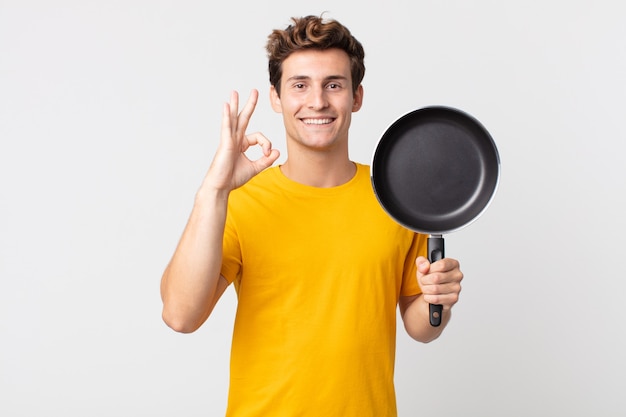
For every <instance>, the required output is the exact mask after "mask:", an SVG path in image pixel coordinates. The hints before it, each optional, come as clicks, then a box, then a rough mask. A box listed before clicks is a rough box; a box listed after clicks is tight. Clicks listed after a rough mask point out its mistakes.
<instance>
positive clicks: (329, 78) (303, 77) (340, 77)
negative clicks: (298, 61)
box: [286, 75, 348, 81]
mask: <svg viewBox="0 0 626 417" xmlns="http://www.w3.org/2000/svg"><path fill="white" fill-rule="evenodd" d="M310 79H311V77H309V76H308V75H294V76H291V77H289V78H287V80H286V81H306V80H310ZM334 80H338V81H347V80H348V77H346V76H345V75H329V76H327V77H324V81H334Z"/></svg>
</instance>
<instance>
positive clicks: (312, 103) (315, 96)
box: [308, 88, 328, 110]
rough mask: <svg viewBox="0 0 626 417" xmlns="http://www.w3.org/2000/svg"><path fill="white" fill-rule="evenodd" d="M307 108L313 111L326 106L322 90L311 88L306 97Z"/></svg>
mask: <svg viewBox="0 0 626 417" xmlns="http://www.w3.org/2000/svg"><path fill="white" fill-rule="evenodd" d="M308 100H309V102H308V107H309V108H310V109H313V110H320V109H323V108H325V107H326V106H328V101H327V100H326V92H325V91H324V89H323V88H313V89H311V92H310V94H309V97H308Z"/></svg>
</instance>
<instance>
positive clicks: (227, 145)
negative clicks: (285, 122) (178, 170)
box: [204, 90, 280, 192]
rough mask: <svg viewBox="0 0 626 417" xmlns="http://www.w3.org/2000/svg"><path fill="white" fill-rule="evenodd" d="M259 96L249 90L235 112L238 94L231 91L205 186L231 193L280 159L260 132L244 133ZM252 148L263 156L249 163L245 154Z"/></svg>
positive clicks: (225, 104) (257, 93) (256, 92)
mask: <svg viewBox="0 0 626 417" xmlns="http://www.w3.org/2000/svg"><path fill="white" fill-rule="evenodd" d="M258 97H259V92H258V91H257V90H252V92H251V93H250V97H249V98H248V101H247V102H246V105H245V106H244V107H243V109H242V110H241V113H238V111H239V94H238V93H237V92H236V91H233V92H232V94H231V97H230V103H224V112H223V114H222V131H221V137H220V144H219V147H218V149H217V152H216V154H215V157H214V159H213V162H212V163H211V167H210V168H209V172H208V173H207V176H206V178H205V181H204V186H209V187H212V188H214V189H215V190H219V191H225V192H230V191H232V190H234V189H235V188H238V187H240V186H242V185H243V184H245V183H246V182H247V181H248V180H250V178H252V177H254V176H255V175H256V174H258V173H259V172H261V171H263V170H264V169H265V168H267V167H269V166H271V165H272V164H273V163H274V162H275V161H276V160H277V159H278V157H279V156H280V153H279V152H278V150H276V149H272V143H271V142H270V141H269V139H267V138H266V137H265V136H264V135H263V134H261V133H260V132H256V133H252V134H246V129H247V128H248V123H249V121H250V117H251V116H252V113H253V112H254V109H255V107H256V103H257V100H258ZM255 145H258V146H260V147H261V148H262V150H263V155H262V156H261V157H260V158H258V159H257V160H254V161H252V160H250V159H249V158H248V157H247V156H246V155H245V152H246V150H248V148H250V147H251V146H255Z"/></svg>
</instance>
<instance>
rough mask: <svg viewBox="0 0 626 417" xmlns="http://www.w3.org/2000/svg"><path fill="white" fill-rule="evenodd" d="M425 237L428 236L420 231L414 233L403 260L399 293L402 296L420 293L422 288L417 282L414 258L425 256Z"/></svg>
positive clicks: (426, 249) (426, 250)
mask: <svg viewBox="0 0 626 417" xmlns="http://www.w3.org/2000/svg"><path fill="white" fill-rule="evenodd" d="M427 238H428V236H426V235H423V234H421V233H415V234H414V236H413V241H412V242H411V247H410V248H409V252H408V254H407V257H406V259H405V260H404V273H403V276H402V287H401V288H400V295H402V296H411V295H417V294H421V293H422V289H421V288H420V286H419V284H418V282H417V265H416V264H415V260H416V259H417V257H418V256H424V257H425V256H427V253H428V248H427V243H428V241H427Z"/></svg>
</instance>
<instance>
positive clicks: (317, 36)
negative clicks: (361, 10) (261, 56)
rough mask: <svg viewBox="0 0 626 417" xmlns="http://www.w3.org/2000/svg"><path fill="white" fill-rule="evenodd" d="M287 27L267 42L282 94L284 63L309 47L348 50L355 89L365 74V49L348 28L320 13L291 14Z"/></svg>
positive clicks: (272, 76)
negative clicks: (307, 14) (313, 14)
mask: <svg viewBox="0 0 626 417" xmlns="http://www.w3.org/2000/svg"><path fill="white" fill-rule="evenodd" d="M291 21H292V22H293V23H292V24H290V25H289V26H287V28H285V29H284V30H283V29H274V30H273V31H272V33H271V34H270V35H269V36H268V41H267V45H266V49H267V56H268V60H269V64H268V69H269V77H270V84H271V85H272V86H273V87H274V88H275V89H276V92H277V93H278V95H279V96H280V80H281V78H282V75H283V70H282V64H283V62H284V61H285V59H287V58H288V57H289V55H291V54H292V53H293V52H296V51H302V50H306V49H317V50H325V49H331V48H337V49H341V50H343V51H345V52H346V53H347V54H348V57H349V58H350V73H351V75H352V92H353V93H355V92H356V91H357V88H358V86H359V85H360V84H361V81H363V77H364V76H365V63H364V59H365V51H364V50H363V45H361V43H360V42H359V41H358V40H357V39H356V38H355V37H354V36H352V34H351V33H350V31H349V30H348V28H347V27H345V26H344V25H342V24H341V23H339V22H338V21H336V20H333V19H327V20H326V19H324V18H323V17H321V16H319V17H318V16H305V17H300V18H296V17H292V18H291Z"/></svg>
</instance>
